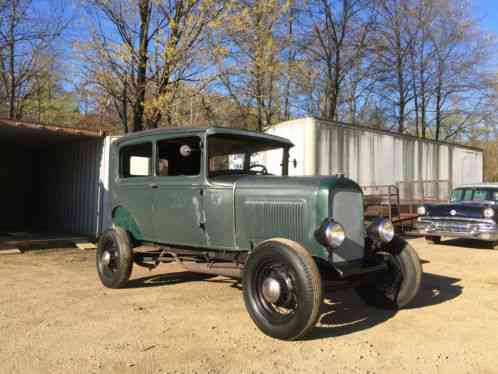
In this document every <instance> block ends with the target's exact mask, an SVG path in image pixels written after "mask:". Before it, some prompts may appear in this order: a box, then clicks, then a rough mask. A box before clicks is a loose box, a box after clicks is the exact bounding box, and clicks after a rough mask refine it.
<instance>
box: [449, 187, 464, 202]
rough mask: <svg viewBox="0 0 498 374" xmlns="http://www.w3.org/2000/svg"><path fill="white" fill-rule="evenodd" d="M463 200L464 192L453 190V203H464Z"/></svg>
mask: <svg viewBox="0 0 498 374" xmlns="http://www.w3.org/2000/svg"><path fill="white" fill-rule="evenodd" d="M462 200H463V190H460V189H458V190H453V192H452V193H451V201H462Z"/></svg>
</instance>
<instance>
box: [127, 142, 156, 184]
mask: <svg viewBox="0 0 498 374" xmlns="http://www.w3.org/2000/svg"><path fill="white" fill-rule="evenodd" d="M119 159H120V170H119V176H120V177H121V178H133V177H148V176H151V175H152V143H141V144H133V145H127V146H124V147H122V148H121V150H120V152H119Z"/></svg>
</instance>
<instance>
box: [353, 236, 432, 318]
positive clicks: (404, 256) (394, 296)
mask: <svg viewBox="0 0 498 374" xmlns="http://www.w3.org/2000/svg"><path fill="white" fill-rule="evenodd" d="M386 247H387V248H385V251H386V253H385V256H386V261H387V263H388V269H387V270H386V271H385V272H383V273H381V274H379V276H378V277H376V278H375V280H373V281H372V282H373V283H369V284H366V285H362V286H360V287H357V288H356V292H357V293H358V295H359V296H360V297H361V298H362V299H363V300H364V301H365V302H366V303H367V304H369V305H372V306H375V307H378V308H382V309H400V308H403V307H405V306H407V305H408V304H410V303H411V302H412V301H413V299H414V298H415V296H416V295H417V293H418V291H419V289H420V283H421V281H422V265H421V263H420V259H419V258H418V256H417V253H416V252H415V250H414V249H413V248H412V246H410V244H408V243H407V242H406V241H405V240H403V239H401V238H399V237H396V236H395V237H394V239H393V240H392V242H391V243H389V244H388V245H387V246H386Z"/></svg>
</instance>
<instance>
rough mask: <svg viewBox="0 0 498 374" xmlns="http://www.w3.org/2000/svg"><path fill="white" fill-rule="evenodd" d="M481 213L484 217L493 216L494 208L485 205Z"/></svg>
mask: <svg viewBox="0 0 498 374" xmlns="http://www.w3.org/2000/svg"><path fill="white" fill-rule="evenodd" d="M482 214H483V215H484V217H485V218H493V217H494V216H495V210H494V209H493V208H490V207H487V208H484V210H483V211H482Z"/></svg>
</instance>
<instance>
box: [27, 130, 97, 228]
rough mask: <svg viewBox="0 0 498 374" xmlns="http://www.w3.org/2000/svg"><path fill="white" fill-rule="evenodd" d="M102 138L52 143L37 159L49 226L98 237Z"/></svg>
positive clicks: (44, 218)
mask: <svg viewBox="0 0 498 374" xmlns="http://www.w3.org/2000/svg"><path fill="white" fill-rule="evenodd" d="M101 153H102V141H101V140H89V141H81V142H77V143H71V144H63V145H57V146H52V147H50V148H47V149H45V150H42V151H40V152H39V159H38V160H37V167H36V168H35V169H37V170H38V172H39V175H38V180H39V186H38V187H39V188H40V190H39V196H40V209H39V210H38V212H39V213H38V214H39V217H38V221H39V222H46V226H47V227H46V228H47V229H50V230H56V231H64V232H72V233H78V234H85V235H89V236H95V235H96V233H97V231H98V222H99V217H98V216H99V206H100V204H99V190H100V187H99V174H100V170H99V169H100V161H101V160H100V158H101Z"/></svg>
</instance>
